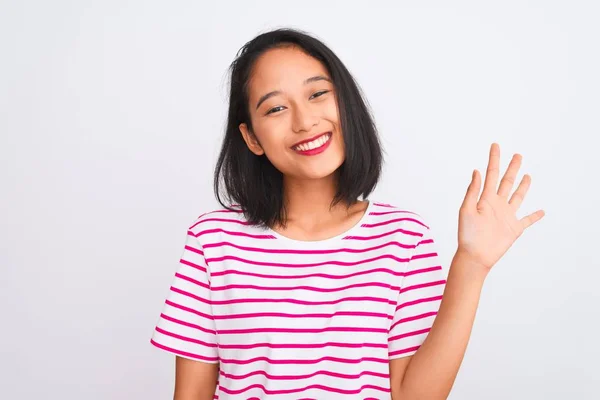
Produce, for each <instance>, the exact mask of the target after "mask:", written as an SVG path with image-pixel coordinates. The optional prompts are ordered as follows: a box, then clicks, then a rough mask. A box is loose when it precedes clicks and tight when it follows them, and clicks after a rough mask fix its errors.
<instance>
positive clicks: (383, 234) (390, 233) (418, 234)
mask: <svg viewBox="0 0 600 400" xmlns="http://www.w3.org/2000/svg"><path fill="white" fill-rule="evenodd" d="M395 233H403V234H405V235H410V236H419V237H420V236H423V234H421V233H418V232H413V231H407V230H406V229H394V230H393V231H390V232H385V233H382V234H380V235H369V236H346V239H354V240H373V239H380V238H382V237H384V236H389V235H393V234H395Z"/></svg>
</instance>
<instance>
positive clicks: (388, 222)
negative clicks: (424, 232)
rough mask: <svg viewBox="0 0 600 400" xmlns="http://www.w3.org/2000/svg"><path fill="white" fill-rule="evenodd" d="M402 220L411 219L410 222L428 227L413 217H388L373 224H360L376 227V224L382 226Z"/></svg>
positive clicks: (366, 226)
mask: <svg viewBox="0 0 600 400" xmlns="http://www.w3.org/2000/svg"><path fill="white" fill-rule="evenodd" d="M402 221H411V222H416V223H417V224H419V225H421V226H424V227H425V228H427V229H429V227H428V226H427V225H425V224H424V223H422V222H421V221H419V220H418V219H414V218H395V219H388V220H385V221H382V222H377V223H374V224H363V225H361V226H364V227H365V228H376V227H378V226H384V225H389V224H393V223H394V222H402Z"/></svg>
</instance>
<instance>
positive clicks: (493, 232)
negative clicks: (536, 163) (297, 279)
mask: <svg viewBox="0 0 600 400" xmlns="http://www.w3.org/2000/svg"><path fill="white" fill-rule="evenodd" d="M521 160H522V156H521V155H520V154H515V155H514V156H513V158H512V160H511V162H510V164H509V166H508V169H507V170H506V173H505V174H504V176H503V178H502V181H500V187H499V188H498V190H497V191H496V186H497V184H498V175H499V165H500V146H499V145H498V144H497V143H492V146H491V148H490V157H489V163H488V167H487V171H486V177H485V184H484V187H483V193H482V194H481V198H480V197H479V191H480V189H481V178H480V174H479V171H478V170H475V171H473V178H472V180H471V183H470V185H469V187H468V189H467V193H466V195H465V198H464V201H463V204H462V205H461V207H460V212H459V220H458V252H459V253H460V254H461V255H464V256H466V257H468V258H469V259H470V260H471V261H472V263H473V264H474V265H477V266H479V267H481V268H484V269H486V270H489V269H491V268H492V266H494V264H496V262H497V261H498V260H499V259H500V258H501V257H502V256H503V255H504V253H506V251H507V250H508V249H509V248H510V246H512V244H513V243H514V242H515V241H516V240H517V239H518V238H519V236H521V234H522V233H523V231H524V230H525V229H527V228H528V227H530V226H531V225H533V224H534V223H536V222H537V221H539V220H540V219H542V217H543V216H544V214H545V213H544V211H543V210H538V211H536V212H534V213H532V214H529V215H527V216H526V217H523V218H521V219H518V218H517V211H518V210H519V207H520V206H521V203H522V202H523V200H524V199H525V195H526V194H527V190H528V189H529V186H530V184H531V177H530V176H529V175H527V174H525V175H524V176H523V179H522V180H521V183H520V184H519V186H518V187H517V190H516V191H515V192H514V193H513V194H512V196H511V197H510V199H508V195H509V194H510V191H511V190H512V188H513V185H514V182H515V178H516V176H517V172H518V171H519V168H520V166H521Z"/></svg>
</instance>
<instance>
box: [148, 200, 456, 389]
mask: <svg viewBox="0 0 600 400" xmlns="http://www.w3.org/2000/svg"><path fill="white" fill-rule="evenodd" d="M436 248H437V247H436V244H435V243H434V240H433V238H432V236H431V234H430V229H429V227H428V226H427V225H426V224H425V223H424V221H423V219H422V218H421V217H420V216H419V215H417V214H415V213H413V212H411V211H408V210H404V209H400V208H397V207H394V206H391V205H389V204H383V203H378V202H373V201H370V202H369V205H368V207H367V210H366V212H365V214H364V216H363V217H362V219H361V220H360V221H359V223H357V224H356V225H355V226H354V227H353V228H351V229H350V230H348V231H347V232H345V233H344V234H341V235H338V236H336V237H334V238H330V239H326V240H320V241H300V240H293V239H290V238H287V237H285V236H283V235H281V234H279V233H277V232H275V231H273V230H270V229H264V228H259V227H257V226H253V225H249V224H248V223H247V222H246V220H245V219H244V216H243V214H242V213H241V211H229V210H226V209H219V210H216V211H213V212H209V213H206V214H203V215H201V216H200V217H198V219H197V220H196V221H195V222H194V223H193V224H192V225H191V226H190V228H189V229H188V232H187V239H186V243H185V248H184V250H183V255H182V257H181V260H180V262H179V265H178V270H177V272H176V273H175V277H174V280H173V283H172V286H171V288H170V291H169V293H168V296H167V299H166V303H165V305H164V308H163V311H162V313H161V314H160V318H159V320H158V324H157V326H156V329H155V331H154V333H153V335H152V340H151V342H152V344H154V345H155V346H157V347H159V348H161V349H163V350H166V351H168V352H171V353H174V354H176V355H178V356H181V357H185V358H190V359H194V360H198V361H202V362H207V363H219V364H220V365H219V382H218V385H217V388H216V392H215V398H218V399H220V400H226V399H277V400H288V399H294V400H297V399H319V400H323V399H336V400H338V399H340V398H349V399H390V381H389V380H390V376H389V360H391V359H394V358H399V357H405V356H410V355H413V354H414V353H415V352H416V351H417V349H418V348H419V346H420V345H421V344H422V343H423V341H424V340H425V337H426V336H427V334H428V332H429V330H430V328H431V326H432V324H433V320H434V318H435V316H436V314H437V311H438V309H439V306H440V302H441V299H442V294H443V291H444V287H445V283H446V280H445V277H446V275H445V274H444V272H443V269H442V267H441V265H440V260H439V257H438V254H437V252H436Z"/></svg>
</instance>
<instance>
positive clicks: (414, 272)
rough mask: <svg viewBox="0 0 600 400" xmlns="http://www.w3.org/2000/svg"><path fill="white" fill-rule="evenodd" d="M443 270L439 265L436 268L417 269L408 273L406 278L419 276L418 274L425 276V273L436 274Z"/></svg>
mask: <svg viewBox="0 0 600 400" xmlns="http://www.w3.org/2000/svg"><path fill="white" fill-rule="evenodd" d="M441 269H442V266H441V265H437V266H435V267H429V268H421V269H415V270H413V271H408V272H406V274H405V276H412V275H418V274H423V273H425V272H434V271H439V270H441Z"/></svg>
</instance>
